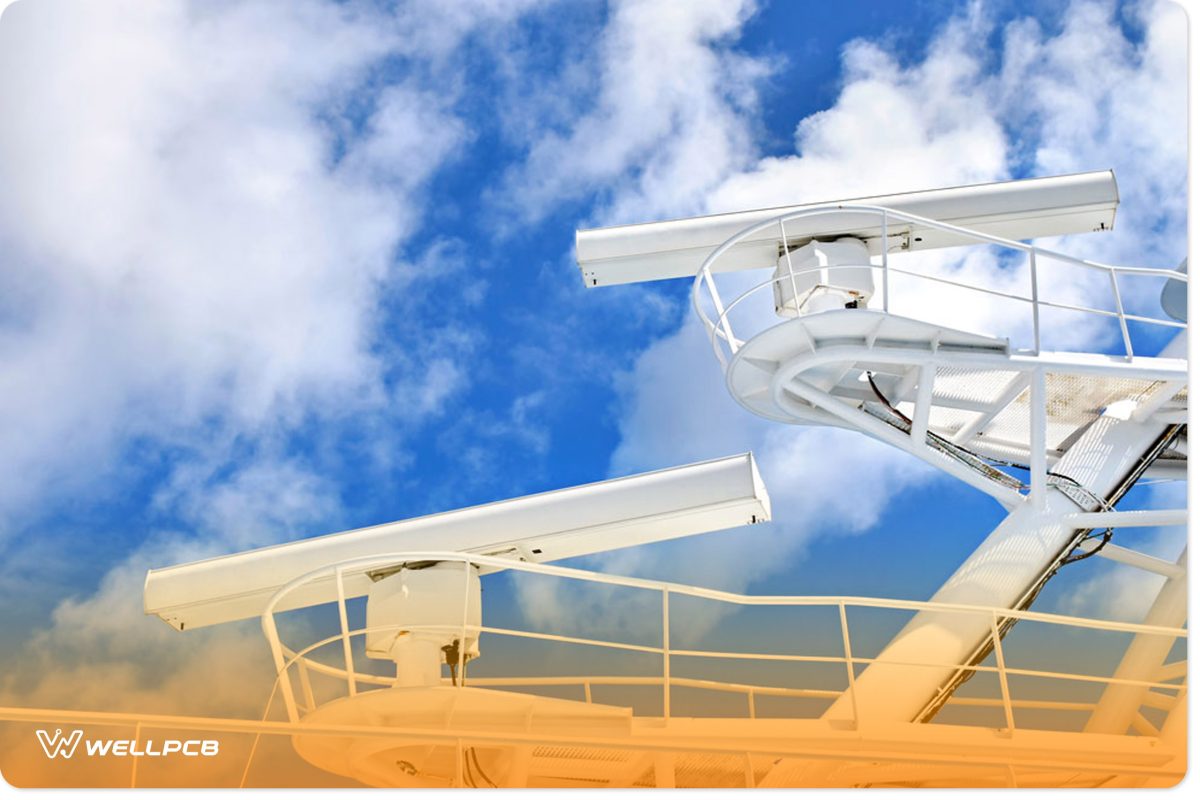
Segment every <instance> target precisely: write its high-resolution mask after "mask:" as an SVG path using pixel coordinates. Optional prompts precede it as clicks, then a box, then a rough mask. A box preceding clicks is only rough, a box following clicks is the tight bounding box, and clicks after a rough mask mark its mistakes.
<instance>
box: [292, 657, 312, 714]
mask: <svg viewBox="0 0 1200 800" xmlns="http://www.w3.org/2000/svg"><path fill="white" fill-rule="evenodd" d="M296 671H297V672H299V673H300V691H301V692H302V693H303V695H304V710H305V712H311V711H313V710H315V709H316V707H317V700H316V697H315V696H314V695H313V690H312V679H311V678H310V677H309V674H308V659H307V658H305V657H304V656H300V657H299V658H298V659H296Z"/></svg>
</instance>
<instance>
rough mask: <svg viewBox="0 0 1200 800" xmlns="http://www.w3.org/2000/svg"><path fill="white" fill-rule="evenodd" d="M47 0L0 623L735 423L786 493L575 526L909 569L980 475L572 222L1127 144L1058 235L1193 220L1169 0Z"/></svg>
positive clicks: (1141, 258)
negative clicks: (606, 280)
mask: <svg viewBox="0 0 1200 800" xmlns="http://www.w3.org/2000/svg"><path fill="white" fill-rule="evenodd" d="M49 5H50V4H46V6H42V5H38V6H37V7H36V8H35V7H33V6H34V4H31V3H29V2H27V1H26V2H18V3H16V4H13V5H11V6H9V7H8V8H7V9H6V11H5V14H4V18H3V21H2V22H0V116H3V118H4V119H6V120H7V122H6V123H5V125H4V130H3V131H0V365H3V374H2V377H0V381H2V384H0V385H2V389H3V391H2V392H0V395H3V396H2V398H0V560H2V561H3V562H4V563H5V564H6V567H5V568H4V570H3V573H2V574H0V641H2V642H4V644H5V645H11V647H8V646H6V647H5V648H3V649H4V650H6V651H7V655H6V656H5V657H0V658H6V659H9V660H10V663H13V662H18V661H23V660H24V661H30V660H34V661H36V659H37V654H38V653H39V652H40V651H39V648H43V649H44V648H46V647H58V646H59V645H61V644H62V643H63V642H65V641H68V640H70V641H72V642H73V641H75V639H76V638H77V637H74V636H72V630H73V627H72V626H76V627H80V626H87V627H89V628H91V629H97V628H98V629H100V630H101V631H102V632H103V631H104V630H107V631H108V633H109V635H110V636H111V637H114V638H118V639H122V640H124V641H128V642H129V643H130V644H128V646H117V645H113V646H112V647H111V651H110V652H111V656H110V657H111V659H112V661H113V662H114V663H119V662H121V660H122V659H128V658H130V657H131V656H130V653H131V652H133V651H134V650H135V649H136V650H140V651H142V652H144V651H145V648H146V647H147V646H150V647H161V646H163V645H162V642H163V640H162V639H161V638H160V636H161V635H162V633H163V631H159V630H158V629H157V628H153V625H152V623H153V621H152V620H146V619H143V618H142V617H141V616H140V614H139V613H138V612H139V608H140V575H142V574H144V569H145V568H146V567H148V566H155V565H161V564H166V563H174V562H177V561H181V560H185V559H188V558H194V557H200V556H204V555H209V554H216V553H221V552H229V551H234V550H240V549H244V548H246V547H250V546H255V545H260V544H266V543H270V542H274V541H280V540H286V539H291V538H296V537H298V536H305V535H314V534H319V533H325V532H329V531H333V530H340V529H346V528H352V527H358V526H362V525H368V524H373V523H378V522H383V521H388V520H393V519H399V518H404V517H408V516H414V515H418V514H423V513H428V512H433V511H438V510H444V509H449V508H455V507H460V506H464V505H470V504H475V503H480V502H486V501H490V500H494V499H499V498H505V497H511V496H516V495H520V494H525V493H529V492H535V491H540V490H545V489H551V488H557V487H562V486H568V485H572V484H576V483H582V482H587V481H592V480H597V479H601V478H604V477H607V476H609V475H613V474H626V473H629V472H635V471H640V470H645V469H654V468H660V467H665V466H671V465H674V464H678V463H683V462H685V461H689V460H696V459H700V458H706V457H712V456H719V455H725V454H729V453H733V452H741V451H744V450H748V449H753V450H755V452H756V454H757V455H758V457H759V460H760V463H761V464H762V465H763V470H764V474H765V477H766V479H767V481H768V484H769V487H770V489H771V491H772V494H773V496H774V498H775V503H776V509H777V522H776V523H775V524H774V525H772V526H769V527H767V526H764V527H763V528H762V529H761V530H760V529H756V530H755V531H754V532H753V533H752V534H750V533H748V532H733V533H727V534H718V535H714V536H710V537H705V538H704V539H703V540H702V541H699V542H698V543H695V544H689V545H687V548H688V550H687V552H688V553H690V554H691V555H690V556H689V557H688V558H680V553H681V552H684V551H681V550H680V549H679V548H680V546H681V545H678V544H672V545H664V546H661V547H656V548H645V549H643V550H640V551H636V552H630V553H621V554H616V555H615V556H614V557H611V558H606V559H599V560H593V561H591V562H588V563H590V564H592V565H594V566H600V567H603V568H610V569H616V570H621V571H629V572H643V573H646V574H655V575H659V576H661V577H669V578H675V579H680V580H694V581H697V582H701V583H706V584H716V585H724V586H729V587H731V588H738V589H745V590H755V591H792V592H798V593H808V592H814V593H827V592H835V591H837V592H847V593H851V592H868V591H869V590H872V589H873V590H875V591H877V592H878V593H880V594H889V595H896V596H905V597H908V596H912V597H923V596H926V595H927V594H928V593H929V592H930V591H931V590H932V589H933V588H935V587H936V585H937V583H938V580H939V578H940V577H942V576H944V575H946V574H948V572H949V571H950V569H951V568H952V567H953V566H954V565H956V564H957V563H958V561H959V559H960V558H961V557H962V555H964V554H965V553H966V552H967V551H968V549H969V547H970V545H971V543H972V542H975V541H978V539H979V538H981V537H982V535H983V534H984V533H985V532H986V531H987V530H989V529H990V528H991V526H992V524H993V523H994V520H996V519H998V516H999V509H998V508H997V507H996V506H995V504H994V503H992V502H991V501H990V500H987V499H986V498H983V497H982V496H979V495H978V493H975V492H972V491H970V490H968V489H965V488H963V487H961V486H957V485H955V484H954V483H952V482H951V481H950V480H949V479H944V478H939V477H937V476H936V475H934V474H932V473H931V472H930V471H928V470H927V469H925V468H922V467H920V466H919V465H917V464H916V463H915V462H914V461H913V460H911V459H908V458H906V457H903V456H901V455H899V454H897V453H892V452H890V451H888V450H887V449H886V448H884V447H882V446H879V445H874V444H872V443H870V442H867V441H866V440H865V439H863V438H862V437H857V436H854V435H852V434H845V433H839V432H829V431H812V430H797V429H784V428H780V427H778V426H771V425H767V424H766V423H760V422H759V421H756V420H754V419H752V418H749V417H748V416H747V415H746V414H745V413H744V412H742V411H741V410H739V409H738V408H737V407H736V406H735V405H734V404H733V403H732V401H730V400H729V399H728V398H727V397H726V395H725V394H724V390H723V387H722V385H721V380H720V375H719V372H718V367H717V365H716V363H715V362H714V361H713V360H712V358H711V355H710V354H709V352H708V351H707V348H706V345H705V342H704V341H703V337H702V336H700V335H699V331H698V329H697V326H696V325H695V323H694V320H691V318H690V310H689V309H688V308H687V306H686V295H687V292H688V290H689V282H687V281H681V282H673V283H666V284H662V285H652V286H641V287H626V288H613V289H606V290H595V291H588V290H585V289H584V288H583V286H582V285H581V282H580V281H579V279H578V274H577V271H576V269H575V267H574V264H573V260H572V252H571V248H572V243H573V233H574V230H575V229H576V228H577V227H581V226H590V225H597V224H609V223H616V222H635V221H642V220H649V219H657V218H666V217H672V216H680V215H686V214H694V213H701V212H704V211H715V210H723V209H728V208H739V207H754V206H766V205H775V204H779V203H784V202H802V201H812V200H820V199H828V198H831V197H844V196H855V195H862V194H874V193H884V192H889V191H901V190H905V189H919V188H927V187H934V186H944V185H953V184H957V183H964V182H971V181H981V180H999V179H1006V178H1012V177H1023V176H1027V175H1043V174H1056V173H1063V172H1071V171H1080V170H1085V169H1099V168H1109V167H1112V168H1115V169H1116V170H1117V174H1118V180H1119V182H1120V184H1121V188H1122V202H1123V204H1122V209H1121V218H1120V222H1119V227H1118V231H1117V232H1116V233H1114V234H1113V235H1112V236H1110V237H1108V238H1107V239H1106V240H1104V241H1100V242H1097V241H1094V238H1095V237H1092V238H1088V237H1080V240H1079V241H1077V242H1063V243H1061V244H1062V246H1063V247H1064V248H1069V249H1071V251H1072V252H1076V253H1079V254H1082V255H1088V256H1093V257H1098V258H1101V259H1102V260H1105V261H1111V262H1116V263H1121V262H1126V263H1140V264H1146V265H1149V266H1160V267H1171V266H1174V264H1175V263H1177V262H1178V260H1179V258H1180V257H1182V255H1183V252H1184V243H1185V239H1184V227H1185V225H1184V223H1185V218H1186V217H1185V215H1186V207H1185V205H1184V202H1185V191H1184V190H1185V165H1186V161H1185V159H1186V148H1185V131H1184V112H1183V108H1184V106H1183V97H1184V92H1185V87H1184V76H1185V73H1184V71H1183V65H1184V63H1185V62H1184V58H1185V54H1184V52H1183V47H1184V38H1183V29H1184V27H1185V26H1183V24H1182V17H1181V12H1180V10H1179V8H1178V7H1176V6H1174V5H1172V4H1170V3H1167V2H1144V3H1120V4H1116V3H1105V2H1094V3H1093V2H1076V3H1069V4H1062V3H1052V2H1027V3H1022V2H1001V3H994V4H992V3H989V4H969V3H957V2H949V1H948V0H947V1H946V2H940V1H939V2H933V1H930V2H912V3H899V2H897V3H875V2H869V1H868V0H852V1H850V2H842V3H838V4H825V3H795V2H775V3H767V2H763V3H758V4H756V3H753V2H751V1H750V0H710V1H706V2H693V3H678V4H671V3H660V4H647V3H644V2H642V3H639V2H613V3H610V4H604V3H596V2H570V3H568V2H542V1H540V0H523V1H522V2H512V3H506V2H488V1H487V0H481V2H474V3H458V4H454V5H453V6H446V5H445V4H440V3H434V2H418V3H413V4H391V3H369V2H362V3H356V2H345V3H332V2H324V1H323V0H304V1H303V2H298V3H283V4H271V3H266V2H219V3H195V4H193V3H186V2H182V1H181V0H180V1H177V2H164V3H161V4H158V5H157V7H156V8H154V9H152V10H151V9H147V8H146V7H145V6H144V4H139V3H132V2H130V3H116V4H113V5H112V7H111V8H109V9H106V11H105V12H104V13H103V14H101V13H100V12H98V11H97V10H95V9H90V8H88V7H87V6H86V4H83V5H78V6H77V7H72V4H69V3H66V4H61V5H55V6H54V7H53V8H50V7H47V6H49ZM1139 230H1143V231H1144V230H1155V231H1157V232H1159V233H1160V235H1158V236H1156V237H1154V239H1153V241H1149V242H1147V241H1146V240H1145V238H1144V237H1139V236H1137V235H1136V232H1137V231H1139ZM940 268H942V269H946V270H955V269H973V270H986V269H995V265H990V266H989V265H986V264H985V265H980V264H965V265H964V263H962V262H960V261H953V260H947V261H945V262H944V263H940ZM1059 288H1060V289H1061V290H1062V291H1064V292H1067V293H1068V294H1069V293H1071V292H1086V289H1083V288H1078V287H1070V286H1063V287H1059ZM1136 302H1139V303H1143V304H1144V303H1149V302H1151V299H1150V298H1148V297H1139V298H1137V300H1136ZM961 311H962V313H970V314H977V313H984V314H985V315H986V309H983V310H980V309H962V310H961ZM1002 322H1003V321H1001V320H996V324H997V325H1000V326H1001V327H1003V325H1002ZM1055 333H1056V334H1058V335H1060V337H1061V341H1062V342H1065V343H1068V344H1070V345H1074V346H1083V347H1088V348H1092V347H1108V346H1110V345H1111V344H1112V342H1111V338H1110V337H1111V332H1101V331H1095V330H1091V329H1083V330H1080V329H1078V328H1076V327H1071V326H1065V327H1063V328H1062V330H1059V331H1056V332H1055ZM1106 337H1108V338H1106ZM1164 491H1172V490H1169V489H1168V490H1164ZM848 498H850V499H848ZM885 519H886V520H888V521H887V522H886V523H885V522H884V520H885ZM847 534H852V535H847ZM1159 546H1161V547H1162V548H1165V549H1166V550H1170V548H1171V547H1172V546H1173V544H1172V542H1171V541H1167V540H1165V539H1164V541H1163V543H1161V544H1160V545H1159ZM1171 555H1172V556H1173V555H1174V554H1173V553H1172V554H1171ZM849 563H854V564H855V565H856V566H857V567H861V569H856V570H855V571H851V570H845V571H842V570H840V569H838V568H836V567H834V568H831V566H830V565H839V564H849ZM519 599H520V598H518V600H519ZM64 600H66V601H68V602H67V603H66V604H65V605H63V606H60V602H62V601H64ZM1064 602H1066V601H1064ZM56 609H57V610H56ZM101 619H102V620H103V624H100V625H97V624H96V623H97V621H98V620H101ZM48 626H49V632H43V633H42V634H41V637H40V638H39V639H36V640H35V639H31V638H30V637H31V636H32V635H33V634H34V632H35V631H37V630H39V629H45V628H47V627H48ZM148 626H149V628H152V629H153V630H148ZM162 627H164V630H165V626H162ZM55 631H61V633H56V632H55ZM166 633H168V634H169V632H166ZM97 635H101V634H97ZM56 636H61V637H62V638H61V639H56V638H55V637H56ZM147 643H149V644H147Z"/></svg>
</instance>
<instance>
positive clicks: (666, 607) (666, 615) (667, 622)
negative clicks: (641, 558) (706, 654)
mask: <svg viewBox="0 0 1200 800" xmlns="http://www.w3.org/2000/svg"><path fill="white" fill-rule="evenodd" d="M662 630H663V646H662V653H663V720H664V721H665V720H668V719H670V718H671V590H670V589H668V588H667V587H665V586H664V587H663V590H662Z"/></svg>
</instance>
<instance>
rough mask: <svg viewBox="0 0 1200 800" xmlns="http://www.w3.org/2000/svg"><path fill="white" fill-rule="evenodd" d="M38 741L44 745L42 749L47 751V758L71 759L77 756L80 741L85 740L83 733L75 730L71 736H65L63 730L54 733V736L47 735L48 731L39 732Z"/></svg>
mask: <svg viewBox="0 0 1200 800" xmlns="http://www.w3.org/2000/svg"><path fill="white" fill-rule="evenodd" d="M37 737H38V741H39V742H41V743H42V749H43V750H45V751H46V758H58V757H59V756H62V757H63V758H70V757H71V756H73V755H75V748H76V747H78V746H79V740H80V739H82V738H83V731H81V730H74V731H72V732H71V735H70V736H63V732H62V728H59V729H58V730H56V731H55V732H54V735H53V736H51V735H50V734H48V733H46V731H38V732H37Z"/></svg>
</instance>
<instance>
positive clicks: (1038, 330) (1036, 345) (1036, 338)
mask: <svg viewBox="0 0 1200 800" xmlns="http://www.w3.org/2000/svg"><path fill="white" fill-rule="evenodd" d="M1029 298H1030V301H1031V302H1032V304H1033V354H1034V355H1035V356H1037V355H1041V354H1042V315H1041V308H1042V306H1041V303H1040V302H1039V301H1038V278H1037V250H1036V249H1035V248H1033V247H1031V248H1029Z"/></svg>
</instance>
